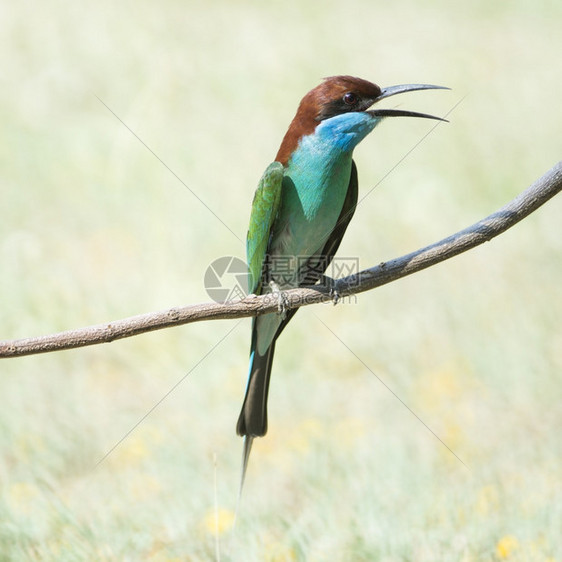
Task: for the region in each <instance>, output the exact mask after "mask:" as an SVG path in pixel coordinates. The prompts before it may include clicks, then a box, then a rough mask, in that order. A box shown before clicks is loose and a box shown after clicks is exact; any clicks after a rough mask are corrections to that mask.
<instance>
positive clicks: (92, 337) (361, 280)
mask: <svg viewBox="0 0 562 562" xmlns="http://www.w3.org/2000/svg"><path fill="white" fill-rule="evenodd" d="M561 190H562V162H558V164H556V165H555V166H554V167H553V168H552V169H550V170H549V171H548V172H547V173H546V174H544V176H542V177H541V178H540V179H538V180H537V181H536V182H535V183H534V184H533V185H531V186H530V187H529V188H528V189H526V190H525V191H524V192H523V193H521V194H520V195H519V196H518V197H516V198H515V199H514V200H513V201H511V202H510V203H508V204H507V205H505V206H504V207H502V208H501V209H499V210H498V211H496V212H495V213H492V214H491V215H489V216H488V217H486V218H485V219H482V220H481V221H478V222H477V223H475V224H473V225H472V226H469V227H468V228H465V229H464V230H461V231H460V232H457V233H456V234H453V235H452V236H449V237H448V238H445V239H443V240H441V241H440V242H436V243H435V244H431V245H430V246H426V247H425V248H422V249H420V250H417V251H415V252H412V253H410V254H407V255H405V256H402V257H400V258H396V259H393V260H390V261H388V262H384V263H381V264H379V265H378V266H375V267H371V268H369V269H366V270H364V271H361V272H359V273H357V274H354V275H350V276H348V277H344V278H342V279H339V280H338V281H337V282H336V285H335V289H336V291H337V292H338V294H339V295H340V296H342V297H343V296H347V295H353V294H356V293H362V292H364V291H369V290H371V289H374V288H375V287H379V286H380V285H385V284H386V283H390V282H392V281H396V280H397V279H400V278H402V277H405V276H406V275H411V274H412V273H416V272H418V271H421V270H422V269H426V268H428V267H431V266H432V265H435V264H437V263H440V262H442V261H445V260H447V259H449V258H452V257H453V256H456V255H457V254H460V253H462V252H466V251H467V250H470V249H472V248H474V247H476V246H478V245H480V244H482V243H483V242H487V241H489V240H491V239H492V238H494V237H496V236H498V235H499V234H501V233H502V232H504V231H506V230H507V229H508V228H510V227H512V226H513V225H515V224H517V223H518V222H519V221H520V220H522V219H524V218H525V217H526V216H527V215H529V214H530V213H532V212H533V211H535V210H536V209H538V208H539V207H540V206H541V205H543V204H544V203H546V202H547V201H548V200H549V199H551V198H552V197H554V196H555V195H556V194H557V193H559V192H560V191H561ZM284 294H285V296H286V305H287V308H288V309H292V308H299V307H301V306H306V305H309V304H315V303H320V302H325V301H329V300H331V298H332V296H331V294H330V289H329V288H326V287H318V288H299V289H292V290H290V291H287V292H285V293H284ZM277 310H278V299H276V298H272V296H271V295H267V294H266V295H262V296H254V295H250V296H248V297H246V298H245V299H243V300H240V301H237V302H232V303H225V304H219V303H202V304H194V305H189V306H182V307H176V308H171V309H169V310H164V311H160V312H151V313H148V314H141V315H139V316H132V317H130V318H125V319H123V320H116V321H115V322H109V323H106V324H98V325H95V326H88V327H86V328H80V329H77V330H69V331H67V332H60V333H58V334H52V335H47V336H41V337H37V338H25V339H19V340H11V341H10V340H7V341H0V358H2V357H21V356H23V355H33V354H37V353H47V352H51V351H62V350H64V349H72V348H76V347H84V346H87V345H97V344H99V343H108V342H112V341H114V340H118V339H122V338H129V337H132V336H136V335H138V334H142V333H145V332H150V331H153V330H161V329H163V328H170V327H171V326H180V325H182V324H189V323H191V322H202V321H205V320H219V319H234V318H243V317H246V316H257V315H259V314H265V313H268V312H277Z"/></svg>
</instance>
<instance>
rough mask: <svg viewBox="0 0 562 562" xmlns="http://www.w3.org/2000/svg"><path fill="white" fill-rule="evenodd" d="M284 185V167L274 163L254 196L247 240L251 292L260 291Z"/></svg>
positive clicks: (269, 167)
mask: <svg viewBox="0 0 562 562" xmlns="http://www.w3.org/2000/svg"><path fill="white" fill-rule="evenodd" d="M282 183H283V164H281V163H280V162H273V163H271V164H270V165H269V166H268V167H267V170H266V171H265V172H264V174H263V176H262V178H261V180H260V183H259V185H258V188H257V189H256V194H255V195H254V201H253V203H252V214H251V216H250V226H249V228H248V237H247V239H246V255H247V260H248V269H249V272H250V279H249V280H248V288H249V291H250V293H256V292H257V291H258V290H259V286H260V282H261V274H262V269H263V264H264V260H265V255H266V252H267V246H268V244H269V237H270V235H271V229H272V226H273V222H274V221H275V217H276V216H277V212H278V211H279V203H280V201H281V185H282Z"/></svg>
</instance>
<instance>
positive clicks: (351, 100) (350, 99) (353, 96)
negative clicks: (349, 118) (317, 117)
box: [343, 92, 357, 105]
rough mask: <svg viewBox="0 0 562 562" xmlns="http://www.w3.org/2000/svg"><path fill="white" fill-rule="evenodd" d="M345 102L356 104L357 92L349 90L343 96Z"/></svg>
mask: <svg viewBox="0 0 562 562" xmlns="http://www.w3.org/2000/svg"><path fill="white" fill-rule="evenodd" d="M343 102H344V103H345V104H346V105H355V104H356V103H357V94H354V93H353V92H347V94H345V95H344V96H343Z"/></svg>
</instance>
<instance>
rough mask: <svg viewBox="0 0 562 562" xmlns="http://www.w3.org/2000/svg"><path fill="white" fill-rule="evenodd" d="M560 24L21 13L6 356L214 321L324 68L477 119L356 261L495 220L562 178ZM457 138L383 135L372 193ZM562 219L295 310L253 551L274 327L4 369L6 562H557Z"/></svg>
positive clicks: (416, 10)
mask: <svg viewBox="0 0 562 562" xmlns="http://www.w3.org/2000/svg"><path fill="white" fill-rule="evenodd" d="M561 18H562V4H561V3H560V2H558V1H557V0H551V1H549V0H532V1H531V0H519V1H512V2H495V3H494V2H484V1H480V0H478V1H475V2H445V1H444V0H443V1H440V0H433V1H428V2H423V3H422V2H418V1H413V0H397V1H395V2H380V1H378V0H377V1H370V0H357V1H353V2H333V1H331V0H330V1H325V2H312V1H301V2H279V1H272V2H268V3H264V2H257V1H250V0H247V1H236V2H232V1H221V0H209V1H208V2H205V3H199V2H190V1H187V2H178V1H173V0H164V1H161V2H149V1H146V0H141V1H140V2H136V3H133V2H119V3H115V2H110V1H108V0H99V1H98V2H95V3H90V4H83V3H76V2H74V3H71V2H66V1H58V0H48V1H46V2H42V3H38V2H31V1H22V2H18V3H16V2H4V3H2V4H1V5H0V36H1V38H2V39H1V41H2V48H1V49H0V68H1V69H2V71H1V75H0V85H1V87H0V128H1V136H0V138H1V140H0V164H1V165H0V185H1V192H0V209H1V219H0V268H1V275H0V301H1V306H0V338H1V339H11V338H19V337H26V336H34V335H41V334H48V333H52V332H56V331H59V330H64V329H70V328H75V327H80V326H85V325H89V324H95V323H100V322H104V321H109V320H114V319H118V318H122V317H126V316H130V315H134V314H138V313H142V312H148V311H154V310H159V309H165V308H167V307H171V306H176V305H183V304H189V303H196V302H201V301H207V300H209V298H208V296H207V294H206V292H205V288H204V285H203V276H204V272H205V270H206V269H207V267H208V266H209V264H210V263H211V262H212V261H213V260H214V259H216V258H218V257H221V256H230V255H232V256H240V257H243V256H244V247H243V243H242V242H241V241H240V240H241V239H242V240H243V239H244V237H245V232H246V227H247V222H248V218H249V209H250V205H251V200H252V196H253V191H254V189H255V186H256V185H257V181H258V179H259V177H260V175H261V173H262V172H263V170H264V169H265V167H266V166H267V164H269V162H271V161H272V159H273V157H274V155H275V153H276V150H277V148H278V145H279V143H280V141H281V138H282V136H283V134H284V132H285V130H286V127H287V126H288V124H289V122H290V120H291V119H292V117H293V115H294V112H295V109H296V106H297V104H298V102H299V100H300V98H301V97H302V96H303V95H304V93H305V92H306V91H308V90H309V89H310V88H312V87H314V86H315V85H316V84H317V83H318V82H319V80H320V79H321V78H322V77H324V76H329V75H334V74H352V75H357V76H360V77H363V78H366V79H370V80H373V81H375V82H377V83H379V84H381V85H392V84H399V83H405V82H429V83H435V84H443V85H447V86H450V87H452V88H453V90H452V91H451V92H418V93H413V94H409V95H405V96H401V97H400V99H398V98H393V99H392V100H391V102H390V100H389V103H388V106H390V107H402V108H407V109H412V110H418V111H426V112H434V113H437V114H441V115H442V114H444V113H446V112H448V111H449V110H450V109H451V108H453V106H455V104H457V102H459V101H460V100H461V99H462V101H461V103H460V104H459V105H458V106H457V107H456V108H455V109H454V111H453V112H452V113H451V114H450V116H449V118H450V120H451V123H450V124H447V125H440V126H438V127H437V128H436V129H435V130H434V131H433V132H432V133H431V134H430V135H429V136H428V137H427V138H426V139H425V140H424V141H423V142H422V143H421V144H420V145H419V146H418V147H417V148H416V149H415V151H413V152H412V153H411V154H410V155H409V156H408V157H407V158H406V159H405V160H404V161H403V162H402V163H401V164H400V165H399V166H397V168H396V169H395V170H394V171H393V172H392V173H391V174H389V175H388V177H386V178H385V179H384V181H383V182H382V183H380V185H378V186H377V188H376V189H375V190H374V191H373V192H372V193H371V194H370V195H369V196H368V197H367V198H366V199H365V200H364V201H363V203H362V204H361V205H360V207H359V208H358V210H357V213H356V216H355V218H354V221H353V222H352V224H351V226H350V228H349V230H348V233H347V235H346V239H345V241H344V243H343V244H342V246H341V249H340V252H339V255H340V256H344V257H346V256H347V257H357V258H358V259H359V261H360V265H361V267H368V266H370V265H374V264H376V263H379V262H380V261H383V260H387V259H390V258H392V257H396V256H398V255H401V254H403V253H407V252H409V251H412V250H414V249H417V248H419V247H421V246H424V245H426V244H429V243H431V242H434V241H436V240H438V239H440V238H442V237H444V236H446V235H448V234H450V233H452V232H455V231H457V230H459V229H461V228H464V227H465V226H467V225H469V224H471V223H473V222H475V221H476V220H478V219H480V218H482V217H483V216H485V215H487V214H489V213H490V212H493V211H494V210H496V209H497V208H498V207H499V206H501V205H503V204H504V203H506V202H508V201H509V200H510V199H512V198H513V197H514V196H515V195H516V194H517V193H519V192H520V191H522V190H523V189H524V188H525V187H527V186H528V185H529V184H530V183H532V182H533V181H534V180H535V179H536V178H538V177H539V176H541V175H542V174H543V173H544V172H545V171H546V170H548V169H549V168H550V167H551V166H553V165H554V164H555V163H556V162H557V161H558V160H559V159H560V155H561V152H562V151H561V148H562V140H561V138H562V137H561V126H562V106H561V104H560V91H561V87H562V75H561V68H560V53H561V52H562V35H561V34H560V24H561ZM98 98H99V99H98ZM100 100H101V101H100ZM102 102H103V103H102ZM103 104H106V105H107V106H108V107H109V108H110V109H111V110H112V111H113V112H114V113H115V114H116V115H117V116H118V117H119V119H121V120H122V121H123V122H124V123H125V124H126V125H127V127H128V128H129V129H130V130H129V129H128V128H127V127H126V126H124V125H123V124H122V123H121V122H120V121H119V120H118V119H117V118H116V117H115V116H114V115H113V114H112V113H111V112H110V111H109V110H108V109H107V108H106V107H105V106H104V105H103ZM432 126H433V124H432V123H430V122H425V121H422V120H413V119H396V120H394V121H392V122H387V123H384V124H382V125H381V126H380V127H379V128H378V129H377V130H376V131H375V133H374V134H373V135H371V136H370V137H368V138H367V139H366V140H365V141H364V142H363V143H362V144H361V145H360V146H359V148H358V149H357V150H356V153H355V159H356V162H357V165H358V168H359V178H360V193H361V194H362V195H363V194H366V193H367V192H368V191H369V190H370V189H371V188H372V187H373V186H375V185H376V184H377V183H378V182H379V181H380V180H381V178H383V176H385V174H386V173H387V172H388V171H389V170H390V169H391V168H392V167H393V166H394V165H395V164H396V163H397V162H398V161H399V160H400V159H401V158H402V157H403V156H404V154H405V153H406V152H408V150H410V149H411V148H412V147H413V146H414V145H415V144H416V143H417V142H418V141H419V140H420V139H421V138H422V137H423V136H424V135H425V134H426V133H427V132H428V131H429V129H430V128H431V127H432ZM131 131H133V132H134V134H133V133H132V132H131ZM135 135H137V136H138V137H139V138H140V139H141V140H142V142H140V141H139V138H136V137H135ZM143 143H145V144H146V145H147V146H148V147H150V149H151V150H152V151H154V153H155V154H156V155H157V156H158V158H160V159H161V160H162V161H163V162H164V163H165V164H166V165H167V166H168V167H169V168H170V169H171V170H172V171H173V173H171V172H170V170H169V169H167V168H166V167H165V166H164V165H163V164H162V163H161V162H160V161H159V160H158V158H156V157H155V156H154V155H153V154H151V152H150V151H149V150H147V148H146V147H145V146H143ZM174 174H175V175H177V176H178V177H179V178H181V181H182V182H184V183H185V185H183V184H182V183H181V182H180V181H179V180H178V179H177V177H175V175H174ZM186 186H187V188H186ZM194 194H196V195H197V197H199V198H200V199H201V200H203V201H204V203H205V204H204V205H203V204H202V203H201V202H200V201H199V200H198V199H197V198H196V197H195V196H194ZM206 207H208V208H209V209H211V210H212V211H213V213H215V214H216V215H218V217H220V219H221V221H223V222H224V224H222V223H221V222H220V221H219V220H217V218H216V217H215V216H214V215H213V214H212V213H211V212H210V211H209V210H208V209H207V208H206ZM561 214H562V199H560V197H558V198H555V200H553V201H551V202H549V203H548V204H547V205H546V206H545V207H544V208H542V209H540V210H539V211H538V212H536V213H534V214H533V215H532V216H530V217H529V218H527V219H526V220H525V221H523V222H522V223H521V224H519V225H517V226H516V227H515V228H513V229H512V230H510V231H508V232H507V233H505V234H504V235H502V236H500V237H499V238H497V239H495V240H493V241H492V242H491V243H490V244H486V245H485V246H482V247H479V248H477V249H476V250H474V251H471V252H469V253H467V254H464V255H462V256H460V257H457V258H455V259H454V260H451V261H448V262H446V263H443V264H440V265H439V266H437V267H433V268H431V269H430V270H428V271H424V272H422V273H420V274H417V275H414V276H412V277H410V278H407V279H404V280H401V281H399V282H396V283H393V284H391V285H388V286H385V287H382V288H380V289H377V290H375V291H372V292H369V293H367V294H362V295H360V296H359V297H358V298H357V301H356V302H346V303H342V304H341V305H339V306H337V307H333V306H330V305H323V306H316V307H308V308H307V309H303V310H301V311H300V312H299V313H298V315H297V317H296V318H295V321H294V322H292V323H291V325H290V326H289V327H288V328H287V330H286V331H285V333H284V334H283V337H282V339H281V340H280V341H279V343H278V346H277V356H276V362H275V368H274V373H273V382H272V386H271V393H270V432H269V434H268V435H267V437H266V438H264V439H261V440H257V441H256V443H255V446H254V450H253V454H252V458H251V463H250V467H249V471H248V477H247V481H246V487H245V490H244V496H243V501H242V505H241V509H240V512H239V514H238V519H237V523H236V527H235V530H233V517H234V511H235V506H236V498H237V491H238V482H239V470H240V460H241V441H240V439H239V438H238V437H237V436H236V435H235V433H234V425H235V421H236V418H237V415H238V411H239V408H240V405H241V401H242V397H243V391H244V385H245V379H246V370H247V359H248V357H247V356H248V347H249V329H250V320H249V319H246V320H243V321H241V322H240V323H238V324H237V323H236V322H233V321H228V322H226V321H222V322H208V323H199V324H195V325H191V326H184V327H180V328H176V329H170V330H165V331H162V332H157V333H151V334H147V335H143V336H140V337H137V338H134V339H131V340H123V341H119V342H115V343H113V344H110V345H100V346H97V347H92V348H86V349H78V350H74V351H67V352H62V353H55V354H48V355H43V356H36V357H27V358H21V359H12V360H3V361H1V363H0V369H1V371H0V375H1V376H0V397H1V398H0V400H1V402H0V404H1V407H0V427H1V431H0V451H1V452H0V485H1V496H0V497H1V502H0V513H1V515H0V558H2V560H53V561H54V560H56V561H76V560H147V561H151V562H156V561H158V562H160V561H172V560H174V561H192V560H218V559H219V556H220V559H221V560H244V561H254V560H255V561H264V560H266V561H276V562H280V561H285V560H287V561H297V560H298V561H301V560H306V561H324V560H344V561H371V560H381V561H382V560H384V561H394V560H415V561H435V560H455V561H456V560H463V561H469V560H478V561H488V560H500V559H509V560H522V561H523V560H524V561H528V560H539V561H553V560H561V559H562V550H561V549H562V542H561V539H560V529H561V528H562V513H561V512H562V495H561V480H560V471H561V458H562V455H561V453H562V440H561V439H560V427H561V423H562V410H561V406H560V391H561V382H562V380H561V379H562V328H561V323H560V318H561V317H562V302H561V289H560V287H561V281H560V280H561V276H562V229H561V220H560V217H561ZM225 224H226V225H227V226H228V228H226V227H225ZM229 229H231V230H232V232H231V231H230V230H229ZM326 326H327V327H328V328H329V329H327V328H326ZM334 334H335V335H334ZM219 342H220V343H219ZM217 344H218V345H217ZM181 379H184V380H183V381H182V382H181V384H179V385H178V386H177V387H176V388H174V389H173V391H172V392H170V390H171V389H172V388H173V387H174V385H176V384H177V383H178V382H179V381H180V380H181ZM389 389H390V390H389ZM395 395H396V396H398V397H399V400H398V399H397V398H396V396H395ZM163 397H165V399H164V400H162V398H163ZM402 402H403V403H405V404H406V405H407V406H408V408H409V409H411V411H413V412H414V413H415V415H413V414H412V413H411V411H410V410H409V409H408V408H406V407H405V406H404V405H403V403H402ZM155 406H156V407H155ZM418 418H419V419H418ZM141 420H142V421H141ZM420 420H423V423H422V422H421V421H420ZM139 422H140V423H139ZM137 424H138V425H137ZM424 424H425V425H424ZM426 426H427V427H426ZM428 427H429V428H430V429H431V431H430V430H428ZM132 428H135V429H134V430H133V431H131V429H132ZM129 432H130V433H129ZM432 432H434V433H435V434H436V435H437V436H438V437H439V438H440V439H441V440H442V441H443V442H445V443H446V445H447V446H448V447H449V448H450V449H452V450H453V451H454V453H455V454H456V455H458V457H460V458H461V459H462V461H463V462H464V464H462V463H461V462H460V461H459V460H458V459H457V458H456V457H455V456H454V455H453V454H452V453H451V452H450V451H449V450H448V449H447V448H446V447H445V446H444V445H443V444H442V443H441V442H440V441H439V440H438V439H437V438H436V437H435V436H434V434H433V433H432ZM108 453H109V454H108ZM102 459H103V460H102ZM100 460H101V462H100ZM217 545H218V546H217Z"/></svg>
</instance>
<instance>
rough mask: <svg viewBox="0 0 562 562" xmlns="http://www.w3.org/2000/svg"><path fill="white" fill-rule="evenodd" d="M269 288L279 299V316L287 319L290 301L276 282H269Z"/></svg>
mask: <svg viewBox="0 0 562 562" xmlns="http://www.w3.org/2000/svg"><path fill="white" fill-rule="evenodd" d="M269 287H270V288H271V294H272V295H273V296H274V297H275V298H276V299H277V310H278V311H279V314H280V315H281V316H282V317H283V318H285V315H286V314H287V309H288V307H289V299H288V298H287V296H286V295H285V293H284V292H283V291H282V290H281V287H279V285H278V284H277V283H276V282H275V281H273V280H271V281H270V282H269Z"/></svg>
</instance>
